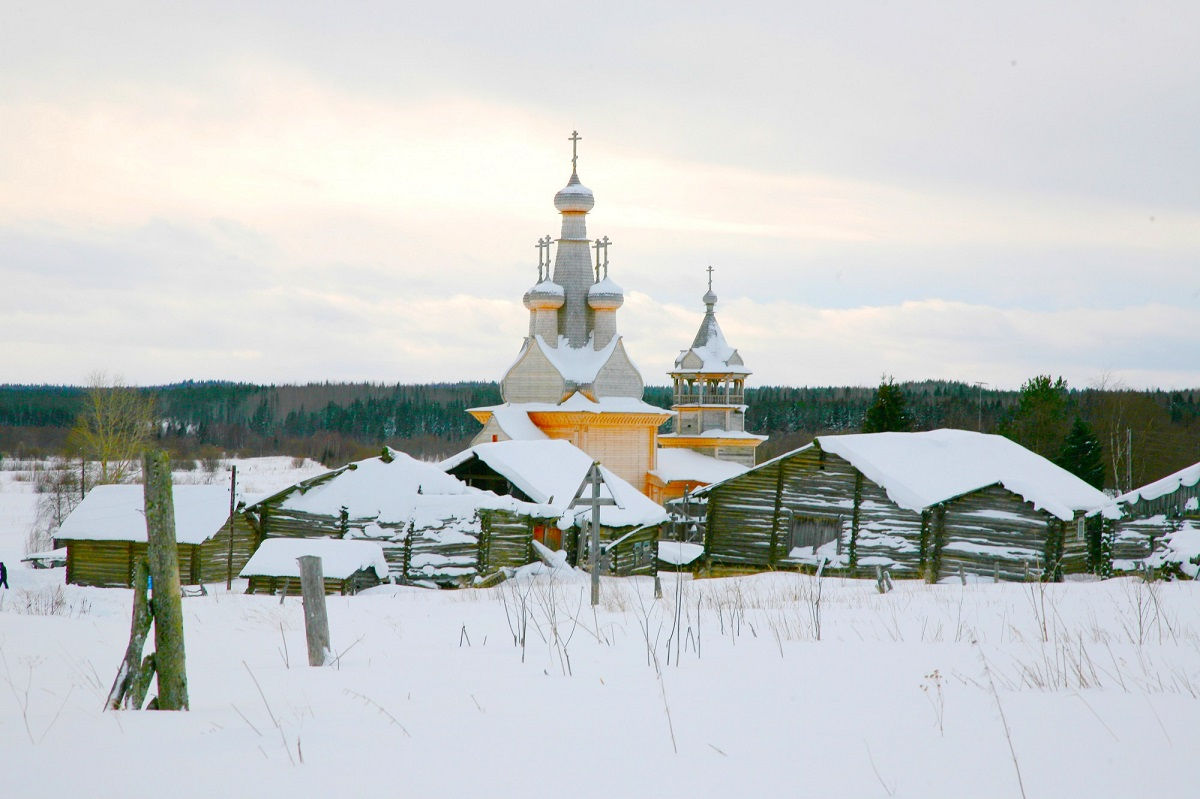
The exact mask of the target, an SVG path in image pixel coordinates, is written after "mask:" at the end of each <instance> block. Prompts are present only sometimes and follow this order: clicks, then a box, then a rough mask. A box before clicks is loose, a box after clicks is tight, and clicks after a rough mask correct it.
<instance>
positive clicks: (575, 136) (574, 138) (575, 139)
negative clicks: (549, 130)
mask: <svg viewBox="0 0 1200 799" xmlns="http://www.w3.org/2000/svg"><path fill="white" fill-rule="evenodd" d="M581 138H583V137H582V136H580V135H579V131H577V130H573V131H571V136H570V137H569V138H568V139H567V141H569V142H571V174H572V175H573V174H575V162H576V161H577V160H579V151H578V150H577V149H576V147H577V145H578V144H579V140H580V139H581Z"/></svg>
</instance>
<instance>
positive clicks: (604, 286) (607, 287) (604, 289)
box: [588, 275, 625, 297]
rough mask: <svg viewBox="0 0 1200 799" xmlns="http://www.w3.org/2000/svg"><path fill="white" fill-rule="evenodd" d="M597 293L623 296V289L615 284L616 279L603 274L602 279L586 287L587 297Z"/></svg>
mask: <svg viewBox="0 0 1200 799" xmlns="http://www.w3.org/2000/svg"><path fill="white" fill-rule="evenodd" d="M597 295H604V296H616V297H623V296H625V290H624V289H622V288H621V287H620V286H618V285H617V281H615V280H613V279H612V278H611V277H609V276H608V275H605V276H604V279H603V280H600V281H598V282H596V283H593V284H592V286H591V288H589V289H588V296H589V297H595V296H597Z"/></svg>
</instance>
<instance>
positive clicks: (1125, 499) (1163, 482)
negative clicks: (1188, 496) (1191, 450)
mask: <svg viewBox="0 0 1200 799" xmlns="http://www.w3.org/2000/svg"><path fill="white" fill-rule="evenodd" d="M1197 482H1200V463H1193V464H1192V465H1191V466H1188V467H1187V468H1184V469H1180V470H1179V471H1177V472H1175V473H1174V474H1169V475H1167V476H1166V477H1163V478H1162V479H1160V480H1155V481H1154V482H1153V483H1148V484H1146V485H1144V486H1142V487H1141V488H1135V489H1133V490H1132V491H1130V492H1128V493H1125V494H1122V495H1121V496H1119V497H1117V498H1116V499H1115V500H1114V502H1118V503H1122V504H1133V503H1135V502H1141V501H1144V500H1150V499H1158V498H1159V497H1161V496H1163V495H1165V494H1170V493H1171V492H1172V491H1176V490H1178V489H1179V488H1180V486H1187V487H1191V486H1194V485H1196V483H1197Z"/></svg>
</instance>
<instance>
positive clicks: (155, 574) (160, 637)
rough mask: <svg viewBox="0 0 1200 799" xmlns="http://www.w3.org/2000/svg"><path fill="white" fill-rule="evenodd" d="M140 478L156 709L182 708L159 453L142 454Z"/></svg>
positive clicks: (170, 539) (169, 506)
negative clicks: (143, 512)
mask: <svg viewBox="0 0 1200 799" xmlns="http://www.w3.org/2000/svg"><path fill="white" fill-rule="evenodd" d="M142 474H143V476H144V479H145V502H146V505H145V507H146V550H147V556H148V558H147V559H148V561H149V564H150V578H151V584H152V593H151V595H150V607H151V608H152V609H153V611H154V660H155V668H156V669H157V671H158V708H159V710H187V708H188V695H187V668H186V659H185V656H184V648H183V600H182V592H181V591H180V588H179V556H178V553H177V552H176V543H175V502H174V499H173V498H172V496H171V462H170V459H169V458H168V457H167V453H165V452H163V451H162V450H147V451H146V454H145V455H144V456H143V459H142Z"/></svg>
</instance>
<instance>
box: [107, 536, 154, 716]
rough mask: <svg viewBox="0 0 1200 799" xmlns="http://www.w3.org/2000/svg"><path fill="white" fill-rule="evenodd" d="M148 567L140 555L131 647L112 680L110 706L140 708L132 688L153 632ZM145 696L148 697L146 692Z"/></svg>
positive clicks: (130, 639)
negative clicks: (148, 595)
mask: <svg viewBox="0 0 1200 799" xmlns="http://www.w3.org/2000/svg"><path fill="white" fill-rule="evenodd" d="M148 574H149V569H148V568H147V566H146V561H145V560H143V559H141V558H138V561H137V563H136V564H135V565H134V567H133V623H132V624H131V625H130V630H129V646H128V647H127V648H126V649H125V659H124V660H122V661H121V668H120V669H119V670H118V671H117V679H115V680H114V681H113V685H112V689H111V690H109V692H108V702H107V707H108V708H110V709H111V710H120V709H121V708H122V707H127V708H133V709H134V710H139V709H141V706H142V704H141V702H140V701H138V702H136V703H135V702H134V701H133V699H132V696H133V694H132V693H131V692H132V689H133V687H134V685H135V684H136V683H137V682H138V670H139V669H140V668H141V665H142V649H143V648H144V647H145V646H146V636H147V635H149V634H150V622H151V617H150V604H149V603H148V602H147V600H146V575H148ZM142 698H145V697H144V695H143V697H142Z"/></svg>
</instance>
